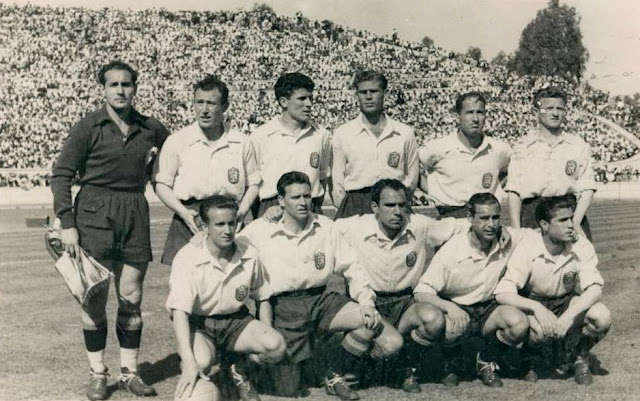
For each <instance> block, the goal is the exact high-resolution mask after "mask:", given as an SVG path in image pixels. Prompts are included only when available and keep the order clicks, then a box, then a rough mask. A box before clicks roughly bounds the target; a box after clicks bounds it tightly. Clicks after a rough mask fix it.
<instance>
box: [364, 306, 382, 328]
mask: <svg viewBox="0 0 640 401" xmlns="http://www.w3.org/2000/svg"><path fill="white" fill-rule="evenodd" d="M360 314H361V315H362V321H363V322H364V327H366V328H367V329H369V330H375V329H376V328H377V327H378V325H379V324H380V313H378V311H377V310H376V308H375V306H361V307H360Z"/></svg>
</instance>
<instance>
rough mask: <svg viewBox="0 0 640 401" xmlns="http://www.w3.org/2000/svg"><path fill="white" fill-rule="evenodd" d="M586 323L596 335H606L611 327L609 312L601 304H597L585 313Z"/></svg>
mask: <svg viewBox="0 0 640 401" xmlns="http://www.w3.org/2000/svg"><path fill="white" fill-rule="evenodd" d="M587 321H588V325H589V326H592V328H593V330H595V331H596V332H597V333H606V332H607V331H608V330H609V328H610V327H611V311H610V310H609V308H607V307H606V306H605V305H604V304H603V303H601V302H598V303H597V304H595V305H593V306H592V307H591V309H589V312H587Z"/></svg>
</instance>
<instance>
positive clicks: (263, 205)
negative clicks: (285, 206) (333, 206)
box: [255, 196, 324, 219]
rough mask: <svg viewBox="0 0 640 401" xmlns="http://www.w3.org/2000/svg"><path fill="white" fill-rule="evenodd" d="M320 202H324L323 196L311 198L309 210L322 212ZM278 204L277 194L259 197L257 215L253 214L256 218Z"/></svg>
mask: <svg viewBox="0 0 640 401" xmlns="http://www.w3.org/2000/svg"><path fill="white" fill-rule="evenodd" d="M322 202H324V196H319V197H317V198H313V199H311V211H312V212H313V213H315V214H322ZM278 205H280V203H279V202H278V197H277V196H274V197H273V198H268V199H261V200H260V203H259V206H258V208H257V212H256V213H257V215H255V218H256V219H257V218H260V217H262V216H264V214H265V213H266V212H267V210H268V209H269V208H270V207H271V206H278Z"/></svg>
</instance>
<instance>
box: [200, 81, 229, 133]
mask: <svg viewBox="0 0 640 401" xmlns="http://www.w3.org/2000/svg"><path fill="white" fill-rule="evenodd" d="M228 106H229V103H228V102H227V103H222V94H221V93H220V91H219V90H218V89H217V88H214V89H213V90H209V91H205V90H202V89H198V90H196V92H195V93H194V94H193V111H194V113H195V117H196V121H198V125H199V126H200V128H202V129H203V130H207V129H210V128H214V127H217V126H219V125H220V124H222V122H223V121H224V112H225V111H227V107H228Z"/></svg>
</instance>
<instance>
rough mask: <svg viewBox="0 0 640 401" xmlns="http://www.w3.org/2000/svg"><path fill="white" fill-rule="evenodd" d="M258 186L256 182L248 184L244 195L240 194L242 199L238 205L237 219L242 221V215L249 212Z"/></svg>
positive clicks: (255, 197)
mask: <svg viewBox="0 0 640 401" xmlns="http://www.w3.org/2000/svg"><path fill="white" fill-rule="evenodd" d="M259 190H260V188H259V187H258V184H256V185H251V186H249V187H248V188H247V189H246V191H245V193H244V195H243V196H242V200H241V201H240V204H239V205H238V221H244V217H245V216H246V215H247V213H249V210H250V209H251V205H253V202H255V200H256V199H257V198H258V191H259Z"/></svg>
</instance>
